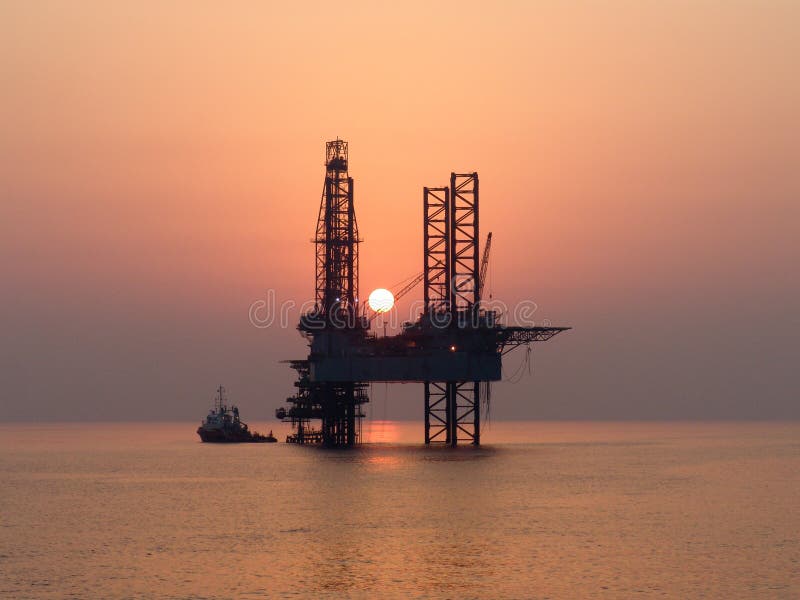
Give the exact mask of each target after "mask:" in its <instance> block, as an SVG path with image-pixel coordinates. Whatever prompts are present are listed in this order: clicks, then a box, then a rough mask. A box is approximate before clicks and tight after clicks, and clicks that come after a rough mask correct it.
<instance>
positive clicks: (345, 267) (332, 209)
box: [314, 139, 360, 323]
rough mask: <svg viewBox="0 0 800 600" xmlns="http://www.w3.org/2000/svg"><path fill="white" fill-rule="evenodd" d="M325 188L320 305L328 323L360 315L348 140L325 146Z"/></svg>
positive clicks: (318, 263)
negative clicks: (332, 320)
mask: <svg viewBox="0 0 800 600" xmlns="http://www.w3.org/2000/svg"><path fill="white" fill-rule="evenodd" d="M325 169H326V173H325V186H324V188H323V190H322V200H321V202H320V207H319V217H318V218H317V233H316V237H315V239H314V242H315V248H316V256H317V260H316V273H317V277H316V279H317V286H316V304H317V310H318V311H319V313H320V315H321V316H324V317H326V318H327V319H329V320H330V319H331V318H341V317H345V316H346V317H348V319H349V322H351V323H352V322H353V321H354V317H355V315H357V313H358V243H359V242H360V240H359V238H358V225H357V223H356V213H355V207H354V206H353V178H352V177H350V176H349V175H348V147H347V142H345V141H344V140H338V139H337V140H334V141H331V142H327V143H326V144H325Z"/></svg>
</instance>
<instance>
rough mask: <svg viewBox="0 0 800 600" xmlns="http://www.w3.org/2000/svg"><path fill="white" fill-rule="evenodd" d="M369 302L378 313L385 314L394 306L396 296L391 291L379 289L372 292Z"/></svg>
mask: <svg viewBox="0 0 800 600" xmlns="http://www.w3.org/2000/svg"><path fill="white" fill-rule="evenodd" d="M367 302H368V303H369V307H370V308H371V309H372V310H374V311H375V312H376V313H385V312H388V311H390V310H391V309H392V307H393V306H394V295H393V294H392V292H390V291H389V290H386V289H383V288H378V289H377V290H373V291H372V293H371V294H370V295H369V299H368V300H367Z"/></svg>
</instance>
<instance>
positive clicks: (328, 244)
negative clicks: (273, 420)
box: [275, 139, 570, 447]
mask: <svg viewBox="0 0 800 600" xmlns="http://www.w3.org/2000/svg"><path fill="white" fill-rule="evenodd" d="M348 163H349V156H348V145H347V142H345V141H343V140H338V139H337V140H334V141H330V142H327V143H326V146H325V168H326V172H325V183H324V187H323V191H322V201H321V203H320V209H319V217H318V219H317V228H316V236H315V238H314V240H313V242H314V244H315V249H316V292H315V307H314V309H313V310H312V311H310V312H308V313H306V314H303V315H302V316H301V318H300V324H299V325H298V330H299V331H300V333H301V334H302V335H303V336H304V337H305V338H306V339H307V340H308V342H309V354H308V357H307V358H305V359H303V360H291V361H288V362H289V364H290V366H291V368H293V369H294V370H295V371H296V372H297V381H296V383H295V386H296V388H297V390H296V392H295V394H294V395H293V396H291V397H290V398H288V399H287V404H288V406H287V407H281V408H278V409H277V410H276V411H275V413H276V416H277V417H278V418H279V419H282V420H284V421H287V422H290V423H291V424H292V428H293V433H292V434H291V435H290V436H289V437H288V438H287V441H288V442H293V443H299V444H321V445H323V446H326V447H351V446H354V445H356V444H358V443H359V440H360V437H361V419H362V418H363V417H364V415H363V413H362V410H361V407H362V405H363V404H364V403H366V402H368V401H369V398H368V394H367V389H368V386H369V384H370V383H371V382H421V383H423V384H424V390H425V397H424V411H425V444H446V445H449V446H456V445H458V444H461V443H469V444H474V445H480V441H481V404H482V400H484V401H487V400H488V397H489V393H490V387H489V386H490V382H492V381H498V380H500V379H501V372H502V357H503V355H504V354H505V353H507V352H508V351H510V350H512V349H513V348H515V347H517V346H520V345H528V344H530V343H532V342H544V341H547V340H549V339H550V338H552V337H553V336H555V335H556V334H558V333H560V332H562V331H565V330H567V329H570V328H569V327H517V326H508V325H503V324H501V323H500V322H499V319H498V315H497V313H496V311H493V310H488V309H484V308H483V307H482V306H481V296H482V292H483V287H484V286H483V284H484V280H485V277H486V271H487V266H488V260H489V250H490V247H491V233H490V234H489V236H488V237H487V241H486V244H485V247H484V252H483V257H481V256H480V254H479V233H480V232H479V210H478V209H479V204H478V199H479V193H478V191H479V188H478V174H477V173H451V174H450V185H449V186H443V187H425V188H423V194H422V196H423V251H424V252H423V257H424V259H423V271H422V273H420V274H419V275H418V276H417V277H416V278H414V280H412V282H411V283H410V284H409V285H407V286H406V287H404V288H403V289H402V290H401V291H400V292H398V293H397V294H396V296H397V297H399V296H400V295H402V294H404V293H406V292H407V291H409V290H410V289H411V287H413V286H414V285H416V284H417V283H419V282H422V283H423V297H424V303H423V310H422V313H421V314H420V315H419V316H418V317H417V319H416V321H413V322H409V323H406V324H405V325H404V326H403V330H402V332H401V333H399V334H397V335H393V336H383V337H378V336H376V335H375V334H374V333H373V332H371V331H370V323H371V319H370V318H369V317H368V316H367V314H366V306H362V303H361V302H360V300H359V298H360V297H359V293H358V249H359V244H360V243H361V241H362V240H361V239H360V238H359V234H358V226H357V224H356V214H355V207H354V204H353V178H352V177H350V175H349V170H348ZM312 420H314V421H317V420H318V421H320V422H321V427H320V428H319V429H316V428H312V427H311V421H312Z"/></svg>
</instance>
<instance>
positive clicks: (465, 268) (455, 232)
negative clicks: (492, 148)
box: [450, 173, 480, 312]
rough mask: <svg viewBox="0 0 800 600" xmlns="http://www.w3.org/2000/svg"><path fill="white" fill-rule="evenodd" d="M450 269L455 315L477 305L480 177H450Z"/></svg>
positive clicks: (455, 174)
mask: <svg viewBox="0 0 800 600" xmlns="http://www.w3.org/2000/svg"><path fill="white" fill-rule="evenodd" d="M450 198H451V206H450V231H451V234H450V270H451V280H452V296H451V297H452V302H451V309H452V310H453V312H462V311H465V310H467V309H470V308H472V307H473V306H476V305H477V304H478V303H479V302H480V298H479V297H478V280H479V277H480V270H479V269H480V263H479V258H478V234H479V231H478V174H477V173H469V174H465V175H461V174H458V173H451V174H450Z"/></svg>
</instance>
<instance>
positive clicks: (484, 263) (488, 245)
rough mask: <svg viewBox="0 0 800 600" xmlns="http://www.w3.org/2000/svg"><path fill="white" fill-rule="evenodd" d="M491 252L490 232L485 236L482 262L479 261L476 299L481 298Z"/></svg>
mask: <svg viewBox="0 0 800 600" xmlns="http://www.w3.org/2000/svg"><path fill="white" fill-rule="evenodd" d="M491 250H492V232H491V231H490V232H489V235H487V236H486V244H485V245H484V247H483V260H482V261H481V280H480V281H479V282H478V298H483V286H484V284H485V283H486V273H488V271H489V252H491Z"/></svg>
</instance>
